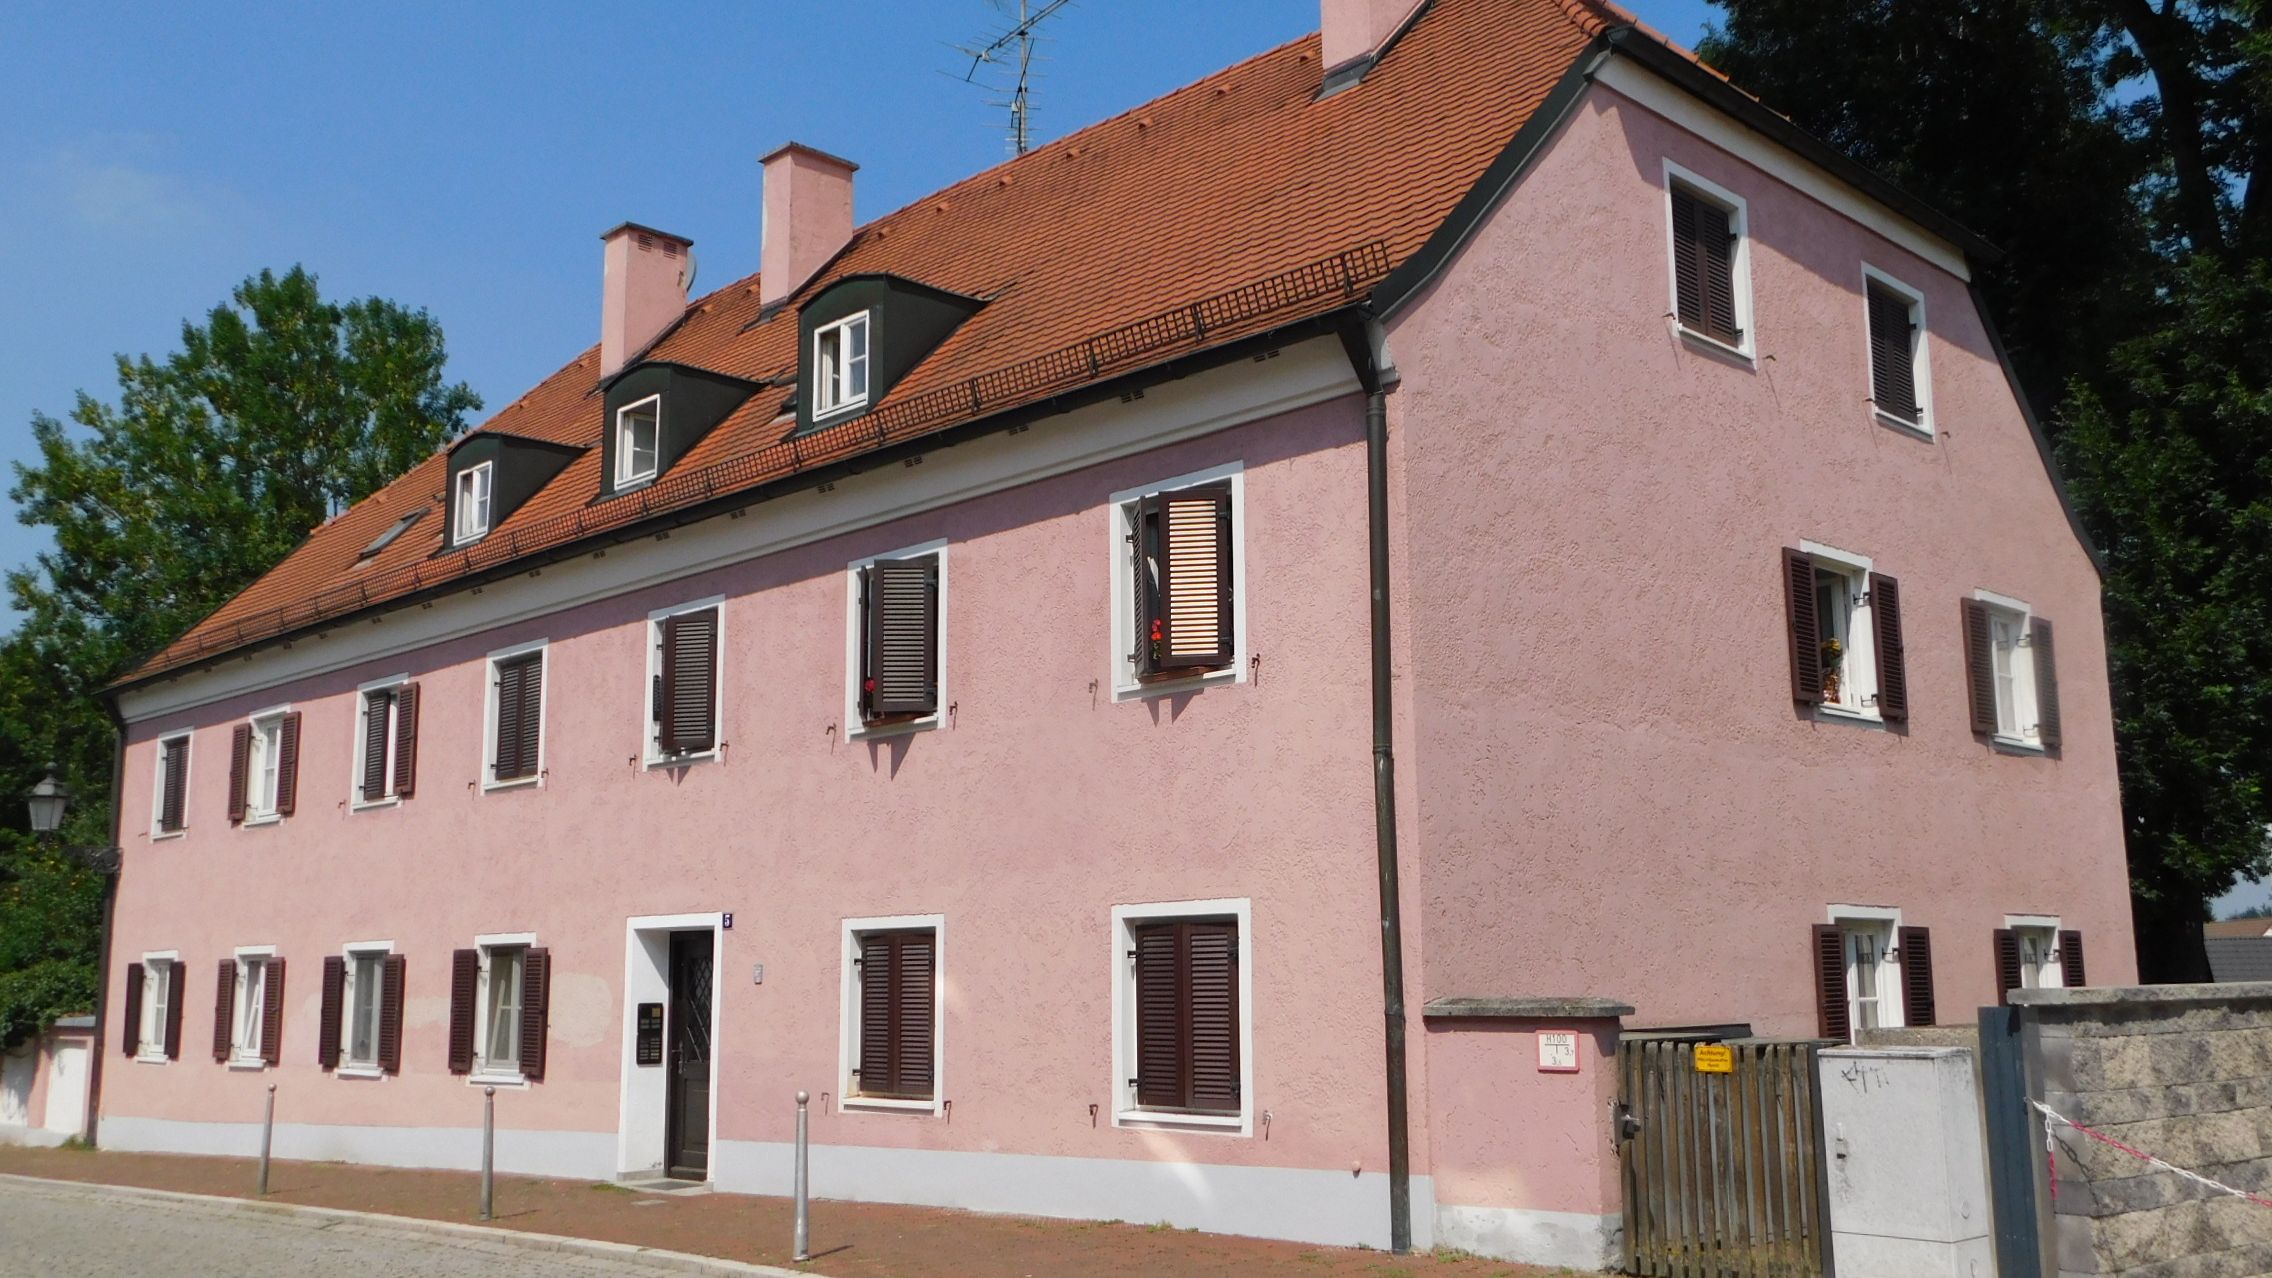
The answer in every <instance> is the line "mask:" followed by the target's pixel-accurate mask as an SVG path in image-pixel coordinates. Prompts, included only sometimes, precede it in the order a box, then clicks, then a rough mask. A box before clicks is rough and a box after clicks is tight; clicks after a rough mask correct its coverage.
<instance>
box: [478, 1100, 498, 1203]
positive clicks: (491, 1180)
mask: <svg viewBox="0 0 2272 1278" xmlns="http://www.w3.org/2000/svg"><path fill="white" fill-rule="evenodd" d="M496 1206H497V1089H496V1088H494V1087H484V1088H482V1089H481V1218H482V1219H483V1220H489V1219H491V1218H492V1217H493V1215H494V1209H495V1208H496Z"/></svg>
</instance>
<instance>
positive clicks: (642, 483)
mask: <svg viewBox="0 0 2272 1278" xmlns="http://www.w3.org/2000/svg"><path fill="white" fill-rule="evenodd" d="M660 477H661V472H659V471H651V472H649V473H647V474H644V475H628V476H625V477H624V478H622V479H618V480H616V481H615V484H614V486H613V487H611V488H610V489H608V496H610V497H621V496H623V495H624V494H626V493H635V492H638V491H639V490H640V489H642V488H651V487H653V486H654V483H655V480H656V479H658V478H660Z"/></svg>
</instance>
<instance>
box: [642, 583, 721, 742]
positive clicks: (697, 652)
mask: <svg viewBox="0 0 2272 1278" xmlns="http://www.w3.org/2000/svg"><path fill="white" fill-rule="evenodd" d="M662 630H663V662H662V666H663V669H662V674H661V676H660V678H661V679H662V696H661V698H660V704H658V705H657V706H656V707H655V714H656V734H657V741H656V744H657V745H659V746H660V747H661V749H662V752H663V753H664V754H693V753H696V752H699V751H703V750H708V749H710V748H711V747H713V746H715V745H717V744H718V610H717V609H715V608H704V609H703V610H701V611H700V612H682V613H679V614H678V615H676V616H672V617H665V618H664V619H663V626H662Z"/></svg>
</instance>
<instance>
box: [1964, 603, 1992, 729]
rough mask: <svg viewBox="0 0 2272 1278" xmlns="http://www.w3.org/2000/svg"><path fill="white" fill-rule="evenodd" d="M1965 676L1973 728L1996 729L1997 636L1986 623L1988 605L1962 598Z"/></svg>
mask: <svg viewBox="0 0 2272 1278" xmlns="http://www.w3.org/2000/svg"><path fill="white" fill-rule="evenodd" d="M1964 678H1965V689H1966V692H1967V694H1968V697H1967V699H1968V700H1970V701H1971V703H1972V730H1973V731H1974V732H1984V733H1987V734H1989V735H1990V736H1993V735H1995V732H1996V639H1995V635H1994V633H1993V631H1992V630H1991V629H1990V628H1989V625H1988V605H1987V604H1985V603H1983V602H1981V601H1980V600H1978V599H1967V600H1965V601H1964Z"/></svg>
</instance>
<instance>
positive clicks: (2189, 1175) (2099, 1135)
mask: <svg viewBox="0 0 2272 1278" xmlns="http://www.w3.org/2000/svg"><path fill="white" fill-rule="evenodd" d="M2027 1103H2028V1104H2030V1105H2032V1106H2034V1107H2035V1109H2036V1111H2037V1112H2038V1113H2040V1114H2042V1115H2043V1117H2044V1119H2045V1122H2044V1124H2043V1156H2044V1159H2045V1161H2046V1163H2047V1164H2048V1165H2049V1167H2050V1170H2051V1198H2052V1201H2054V1202H2056V1201H2058V1198H2059V1162H2058V1153H2057V1145H2056V1143H2055V1142H2054V1141H2053V1140H2052V1137H2051V1128H2052V1124H2054V1123H2056V1124H2058V1125H2060V1126H2062V1127H2071V1128H2073V1129H2074V1130H2076V1131H2078V1132H2081V1133H2082V1134H2083V1135H2085V1136H2088V1137H2090V1138H2091V1139H2092V1140H2095V1141H2097V1142H2098V1143H2099V1144H2101V1145H2109V1146H2112V1147H2113V1148H2115V1149H2119V1150H2121V1151H2122V1152H2123V1153H2125V1154H2128V1155H2130V1156H2131V1157H2132V1158H2135V1159H2137V1160H2139V1161H2140V1162H2145V1163H2151V1164H2153V1165H2154V1166H2156V1167H2159V1168H2161V1169H2162V1170H2163V1171H2166V1172H2169V1173H2171V1174H2172V1175H2176V1176H2180V1177H2183V1178H2184V1179H2186V1180H2190V1181H2192V1182H2193V1183H2194V1184H2197V1185H2200V1186H2202V1187H2204V1188H2206V1189H2210V1190H2213V1191H2215V1192H2217V1193H2220V1194H2230V1195H2231V1196H2233V1197H2234V1198H2245V1199H2247V1200H2248V1201H2250V1202H2252V1203H2255V1204H2256V1205H2257V1206H2259V1207H2272V1198H2264V1197H2261V1196H2259V1195H2256V1194H2252V1193H2250V1192H2248V1191H2247V1190H2245V1189H2235V1188H2233V1187H2232V1186H2231V1185H2227V1184H2225V1183H2224V1182H2223V1181H2217V1180H2211V1179H2209V1178H2208V1177H2207V1176H2204V1175H2202V1174H2201V1173H2199V1172H2195V1171H2187V1170H2186V1169H2184V1168H2183V1167H2180V1166H2178V1165H2177V1164H2175V1163H2172V1162H2170V1161H2169V1160H2167V1159H2162V1158H2156V1157H2154V1156H2153V1155H2152V1154H2149V1153H2147V1152H2146V1151H2144V1150H2142V1149H2134V1148H2132V1147H2130V1146H2128V1145H2125V1144H2123V1143H2122V1142H2121V1141H2118V1140H2116V1139H2114V1138H2113V1137H2112V1136H2109V1135H2107V1134H2106V1133H2105V1132H2101V1131H2093V1130H2092V1129H2090V1128H2088V1127H2085V1126H2083V1125H2082V1124H2081V1123H2078V1122H2076V1121H2075V1120H2074V1119H2072V1118H2069V1117H2067V1116H2066V1115H2065V1114H2062V1113H2060V1112H2059V1111H2058V1110H2055V1109H2053V1108H2051V1107H2050V1106H2049V1105H2046V1104H2044V1103H2043V1102H2042V1101H2039V1100H2036V1099H2035V1098H2033V1097H2029V1098H2028V1102H2027Z"/></svg>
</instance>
